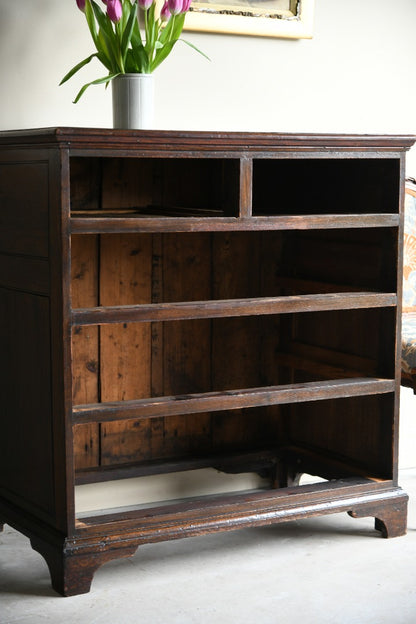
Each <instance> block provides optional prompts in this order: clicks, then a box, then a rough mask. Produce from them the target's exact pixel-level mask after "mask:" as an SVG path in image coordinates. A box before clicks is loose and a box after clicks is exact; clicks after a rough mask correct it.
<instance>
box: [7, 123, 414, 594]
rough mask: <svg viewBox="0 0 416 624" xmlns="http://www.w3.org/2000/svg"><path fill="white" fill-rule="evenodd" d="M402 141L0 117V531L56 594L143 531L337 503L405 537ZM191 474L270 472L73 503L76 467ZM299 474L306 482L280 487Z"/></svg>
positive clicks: (177, 529) (198, 531)
mask: <svg viewBox="0 0 416 624" xmlns="http://www.w3.org/2000/svg"><path fill="white" fill-rule="evenodd" d="M413 142H414V137H410V136H394V137H388V136H365V137H361V136H358V135H349V136H345V135H344V136H343V135H294V134H293V135H290V134H270V133H233V134H228V133H203V132H202V133H201V132H167V131H137V132H136V131H121V130H114V131H112V130H99V129H91V130H86V129H77V128H58V129H46V130H37V131H17V132H6V133H4V132H1V133H0V148H1V149H0V225H1V227H0V314H1V323H0V328H1V329H0V358H1V362H0V363H1V366H2V370H3V371H4V374H3V376H2V377H1V381H0V384H1V394H2V398H3V399H2V400H3V404H2V407H3V409H2V412H1V423H2V436H1V437H0V519H1V521H0V529H1V527H2V525H3V523H4V522H8V523H10V524H11V525H12V526H15V527H16V528H17V529H18V530H20V531H22V532H23V533H24V534H25V535H27V536H28V537H29V538H30V540H31V543H32V546H33V548H35V549H36V550H38V551H39V552H40V553H41V554H42V555H43V556H44V558H45V560H46V561H47V563H48V566H49V568H50V573H51V578H52V583H53V586H54V588H55V589H56V590H57V591H58V592H59V593H61V594H63V595H75V594H78V593H84V592H87V591H88V590H89V588H90V584H91V581H92V578H93V574H94V572H95V570H96V569H97V567H98V566H100V565H102V564H103V563H105V562H106V561H109V560H111V559H114V558H117V557H126V556H130V555H132V554H133V553H134V552H135V550H136V548H137V546H138V545H140V544H143V543H146V542H156V541H161V540H166V539H177V538H180V537H185V536H192V535H202V534H204V533H209V532H215V531H223V530H231V529H235V528H239V527H249V526H259V525H264V524H271V523H275V522H281V521H285V520H289V519H297V518H305V517H309V516H313V515H319V514H328V513H336V512H340V511H345V512H349V513H350V515H351V516H352V517H362V516H366V515H369V516H373V517H374V518H375V519H376V520H375V528H376V529H377V530H378V531H380V532H381V534H382V535H383V536H384V537H392V536H397V535H402V534H403V533H405V531H406V512H407V496H406V494H404V493H403V492H402V491H401V489H400V488H399V487H398V484H397V465H398V457H397V448H398V443H397V431H398V391H399V372H400V368H399V363H398V357H399V352H398V347H397V345H398V344H399V342H398V341H397V332H398V319H399V318H400V284H401V246H400V240H401V238H400V233H401V223H402V204H403V184H404V153H405V151H406V150H407V149H408V148H409V147H410V146H411V145H412V144H413ZM201 468H211V469H212V468H213V469H215V470H218V471H220V472H229V473H245V472H253V473H257V474H258V475H260V476H261V477H262V478H263V479H265V480H267V484H268V485H267V487H266V488H265V489H260V490H258V491H255V492H250V493H247V492H245V493H240V494H232V493H228V494H221V495H214V496H209V497H204V496H198V497H196V498H194V499H190V500H187V501H186V500H185V501H175V500H172V501H170V503H169V504H166V505H158V504H157V503H151V504H148V505H143V504H142V503H143V501H139V500H138V501H133V503H134V504H133V509H132V510H131V511H127V512H126V511H117V510H112V511H107V512H104V511H103V513H101V514H98V515H90V514H89V513H88V512H85V513H82V514H80V513H78V512H77V513H76V510H75V509H74V483H78V484H86V483H90V484H91V483H98V482H104V481H107V480H120V479H124V478H130V477H142V476H146V475H163V474H167V473H170V474H171V475H172V476H173V475H174V474H175V473H178V472H179V473H181V472H184V471H187V472H188V471H192V470H198V469H201ZM303 472H308V473H311V474H316V475H320V476H321V477H322V478H324V479H327V480H328V481H327V482H324V483H318V484H313V485H308V486H299V485H296V484H298V483H299V477H300V474H301V473H303ZM172 498H173V499H174V498H175V497H174V496H173V497H172ZM135 505H136V507H137V508H136V509H134V506H135ZM108 507H111V501H110V502H109V505H108Z"/></svg>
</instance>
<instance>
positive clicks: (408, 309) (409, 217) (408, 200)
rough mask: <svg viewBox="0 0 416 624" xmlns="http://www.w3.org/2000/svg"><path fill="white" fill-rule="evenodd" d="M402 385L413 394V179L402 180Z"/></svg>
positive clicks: (415, 232)
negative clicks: (403, 212) (403, 214)
mask: <svg viewBox="0 0 416 624" xmlns="http://www.w3.org/2000/svg"><path fill="white" fill-rule="evenodd" d="M401 382H402V385H403V386H407V387H409V388H413V392H414V393H415V394H416V180H413V179H408V180H407V181H406V194H405V225H404V246H403V316H402V381H401Z"/></svg>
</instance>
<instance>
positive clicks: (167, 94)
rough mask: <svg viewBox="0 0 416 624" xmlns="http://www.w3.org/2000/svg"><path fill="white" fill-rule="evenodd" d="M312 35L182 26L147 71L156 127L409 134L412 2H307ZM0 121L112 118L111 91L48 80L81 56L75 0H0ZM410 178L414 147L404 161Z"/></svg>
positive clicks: (84, 36)
mask: <svg viewBox="0 0 416 624" xmlns="http://www.w3.org/2000/svg"><path fill="white" fill-rule="evenodd" d="M315 3H316V11H315V28H314V37H313V39H312V40H300V41H291V40H282V39H267V38H257V37H240V36H231V35H230V36H227V35H208V34H201V33H198V34H196V33H186V35H185V37H186V38H188V39H189V40H190V41H192V42H193V43H194V44H196V45H197V46H198V47H200V48H201V49H203V50H204V51H205V52H206V53H207V54H208V55H209V56H210V58H211V59H212V60H211V62H207V61H206V60H205V59H204V58H203V57H201V56H200V55H198V54H196V53H195V52H194V51H193V50H191V49H190V48H189V47H188V46H185V45H184V44H178V45H177V46H176V48H175V50H174V51H173V53H172V55H171V56H170V57H169V58H168V59H167V60H166V61H165V63H164V64H162V66H161V67H160V68H159V69H158V70H157V72H156V84H157V103H156V125H157V127H159V128H172V129H208V130H210V129H215V130H216V129H218V130H268V131H269V130H270V131H293V132H297V131H302V132H303V131H310V132H321V131H322V132H363V133H368V132H370V133H371V132H381V133H416V109H415V102H416V80H415V79H414V77H413V73H414V64H415V59H416V36H415V30H416V2H415V0H394V2H393V0H364V1H363V0H315ZM0 6H1V13H0V71H1V78H2V79H1V101H0V112H1V116H0V128H1V129H10V128H24V127H36V126H52V125H77V126H104V127H105V126H109V125H111V102H110V89H108V90H107V91H105V89H104V87H101V86H100V87H92V88H91V89H90V90H89V91H87V94H86V96H84V98H83V99H82V100H81V102H80V103H79V104H77V105H74V104H72V103H71V100H72V99H73V97H74V95H75V94H76V92H77V91H78V88H79V87H80V86H81V85H82V84H83V83H84V82H86V81H88V80H89V79H94V78H96V77H98V76H100V75H103V72H102V70H101V67H100V65H99V64H98V63H97V64H96V65H94V66H92V65H91V67H90V68H86V69H85V70H84V71H83V74H82V76H81V75H79V77H77V78H75V79H73V80H71V81H70V82H69V83H68V84H67V85H65V86H63V87H58V83H59V81H60V79H61V78H62V76H63V75H64V74H65V73H66V71H67V70H68V69H69V68H70V67H72V66H73V65H74V64H75V63H77V62H78V61H79V60H81V59H82V58H84V57H86V56H88V55H89V54H90V53H91V52H92V44H91V43H90V39H89V33H88V30H87V27H86V24H85V20H84V16H83V15H82V14H81V13H80V12H79V11H78V9H77V8H76V4H75V0H18V1H16V2H6V0H0ZM409 174H411V175H414V176H415V177H416V152H415V151H414V150H413V151H412V152H411V154H410V156H409Z"/></svg>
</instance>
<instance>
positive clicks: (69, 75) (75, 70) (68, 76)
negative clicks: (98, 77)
mask: <svg viewBox="0 0 416 624" xmlns="http://www.w3.org/2000/svg"><path fill="white" fill-rule="evenodd" d="M95 56H98V54H96V53H95V54H91V56H89V57H88V58H86V59H84V60H83V61H81V62H80V63H78V65H75V67H73V68H72V69H71V70H70V71H69V72H68V73H67V74H66V75H65V76H64V77H63V78H62V80H61V82H60V83H59V86H61V85H62V84H64V82H66V81H67V80H69V79H70V78H72V76H73V75H74V74H76V73H77V71H79V70H80V69H81V68H82V67H84V65H88V63H89V62H90V61H92V59H93V58H94V57H95Z"/></svg>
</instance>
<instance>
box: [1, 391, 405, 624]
mask: <svg viewBox="0 0 416 624" xmlns="http://www.w3.org/2000/svg"><path fill="white" fill-rule="evenodd" d="M415 410H416V397H413V395H412V393H411V392H410V391H406V390H405V391H403V393H402V408H401V412H402V424H401V460H400V466H401V470H400V485H401V486H402V487H403V489H404V490H405V491H406V492H407V493H408V494H409V496H410V504H409V520H408V533H407V535H406V536H405V537H401V538H395V539H389V540H386V539H382V538H381V537H379V534H378V533H377V532H375V531H374V529H373V520H372V519H370V518H363V519H352V518H350V517H349V516H348V515H347V514H336V515H332V516H326V517H320V518H314V519H305V520H302V521H297V522H288V523H285V524H280V525H277V526H275V527H267V528H260V529H250V530H242V531H235V532H232V533H224V534H220V535H209V536H205V537H202V538H192V539H186V540H180V541H177V542H166V543H161V544H152V545H147V546H143V547H141V548H139V550H138V551H137V553H136V555H135V556H134V557H133V558H130V559H125V560H118V561H113V562H111V563H108V564H107V565H105V566H103V567H102V568H101V569H99V570H98V571H97V572H96V574H95V578H94V581H93V585H92V590H91V593H89V594H86V595H83V596H76V597H73V598H60V597H58V596H57V595H56V594H55V593H54V592H53V590H52V589H51V588H50V582H49V574H48V570H47V567H46V564H45V562H44V561H43V559H42V558H41V557H40V555H38V554H37V553H35V552H34V551H33V550H31V548H30V546H29V543H28V540H27V539H26V538H24V537H23V536H21V535H19V534H18V533H17V532H16V531H14V530H12V529H11V528H9V527H8V526H6V527H5V531H4V532H3V533H2V534H0V622H1V624H11V623H18V622H22V623H24V624H42V623H48V622H51V623H52V622H53V623H58V624H59V623H67V622H68V623H70V624H84V623H85V624H87V623H88V624H105V623H111V624H130V623H132V624H133V623H134V624H136V623H137V624H159V623H160V624H188V623H193V622H195V623H198V624H208V623H209V624H211V623H215V624H217V623H218V624H228V623H230V624H231V623H234V622H239V623H242V624H263V623H264V624H269V623H273V624H275V623H276V624H292V623H293V624H295V623H296V624H299V623H300V622H302V624H315V623H319V624H326V623H328V624H344V623H345V624H347V623H348V624H370V623H371V624H373V623H374V624H384V623H385V624H415V623H416V448H415V439H416V438H415V435H416V413H415Z"/></svg>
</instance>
